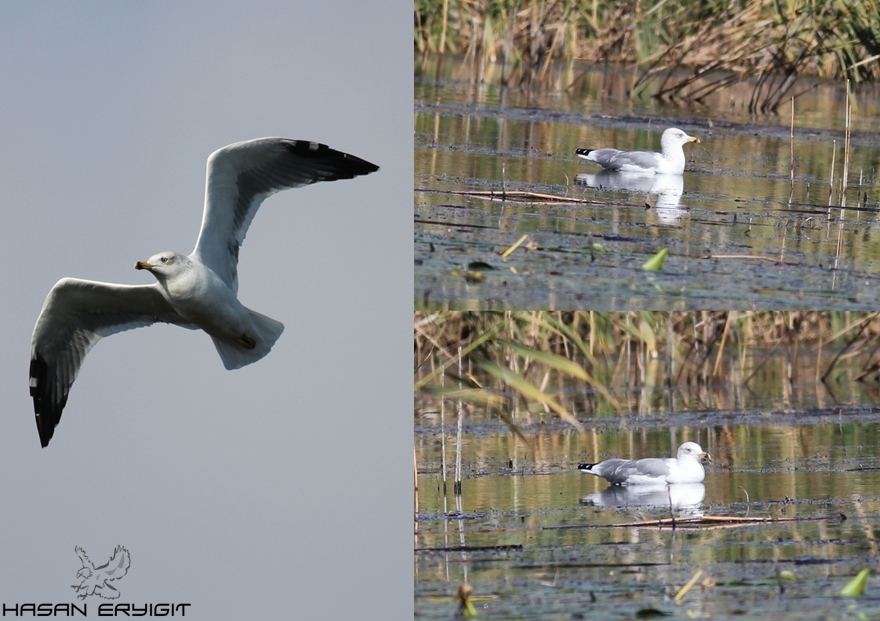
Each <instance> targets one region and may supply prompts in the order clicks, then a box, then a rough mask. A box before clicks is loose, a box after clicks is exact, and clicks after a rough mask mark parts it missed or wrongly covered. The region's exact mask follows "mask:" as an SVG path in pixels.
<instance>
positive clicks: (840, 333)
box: [414, 311, 880, 432]
mask: <svg viewBox="0 0 880 621" xmlns="http://www.w3.org/2000/svg"><path fill="white" fill-rule="evenodd" d="M778 347H785V348H787V349H788V350H789V351H792V352H795V353H796V352H797V351H798V350H799V349H803V348H807V347H811V348H813V349H815V350H816V351H817V352H821V351H822V349H823V348H825V351H828V350H830V349H831V348H832V347H833V349H834V351H836V352H837V355H836V356H835V357H834V358H833V360H832V362H830V363H829V364H828V366H827V368H825V369H824V370H823V371H822V373H818V372H817V374H816V375H817V377H816V381H824V380H825V378H826V377H827V376H829V375H831V374H832V373H833V372H834V371H835V367H836V366H837V365H839V364H840V361H842V360H844V359H850V358H851V357H852V356H853V354H855V353H860V354H862V356H861V360H862V362H861V364H862V365H863V366H862V368H861V369H856V370H855V371H853V370H852V369H848V372H849V373H850V374H851V376H854V377H856V379H868V378H872V379H877V376H878V375H880V314H878V313H854V312H805V311H787V312H785V311H778V312H769V311H767V312H743V311H740V312H736V311H730V312H706V311H700V312H647V311H630V312H601V313H600V312H591V311H582V312H566V313H561V312H507V313H493V312H446V313H436V314H423V313H416V315H415V323H414V364H415V376H414V386H415V389H416V391H422V392H424V393H430V394H432V395H435V396H437V397H438V398H441V399H456V400H461V401H464V402H466V403H469V404H471V406H474V407H485V408H488V409H490V410H492V411H494V412H496V413H497V414H498V415H499V416H500V417H501V418H502V419H503V420H504V421H505V422H507V423H508V424H509V425H510V426H511V428H512V429H513V430H514V431H516V432H519V430H518V429H517V428H516V425H515V421H514V420H513V418H512V416H511V412H515V411H516V409H517V407H518V405H519V404H520V403H525V404H526V407H527V408H532V409H533V407H538V408H543V410H544V411H545V412H547V413H548V414H555V415H558V416H560V417H561V418H562V419H563V420H566V421H568V422H570V423H571V424H572V425H574V426H575V427H578V428H579V427H580V423H579V422H578V421H577V418H576V417H575V416H574V415H573V414H572V413H571V412H569V411H568V410H567V409H566V407H565V405H564V403H563V402H561V401H559V400H558V399H557V397H556V396H554V395H555V394H557V391H555V390H554V389H555V388H557V386H555V385H553V383H554V382H556V383H559V382H562V381H564V380H565V379H566V378H573V379H576V380H578V381H580V382H583V384H584V386H585V387H588V388H590V389H591V390H589V391H587V392H588V394H587V395H586V397H585V399H586V400H587V401H589V402H590V403H589V407H590V409H592V410H593V411H594V412H597V413H601V412H602V411H607V412H611V411H614V412H616V411H617V410H618V409H619V405H618V404H617V402H616V400H615V396H614V388H615V387H621V386H625V387H629V388H638V387H642V386H645V385H646V384H648V383H650V381H651V378H648V377H646V369H649V368H652V367H654V366H656V365H654V364H649V363H654V362H655V361H662V364H663V367H664V370H663V373H662V377H663V381H664V383H665V384H666V385H667V386H672V387H674V386H685V385H687V386H693V385H708V384H710V383H713V382H720V381H722V379H723V378H722V377H721V374H722V373H723V371H722V368H723V367H722V365H721V360H722V358H723V357H724V356H730V355H733V356H734V357H735V358H736V359H739V360H745V359H746V358H749V357H750V358H751V359H752V361H753V362H751V363H750V365H749V368H750V369H751V371H750V372H749V373H745V374H741V375H740V377H741V378H742V382H743V384H748V383H749V381H750V380H751V377H752V376H753V375H754V374H755V373H756V372H757V371H758V369H759V368H760V366H761V365H762V364H763V362H762V361H761V360H762V359H763V358H765V357H766V355H767V352H768V351H771V350H772V349H774V348H778ZM600 358H602V362H601V363H600V362H599V359H600ZM792 358H796V355H794V354H793V355H792ZM609 359H611V360H612V361H614V360H616V362H613V364H611V365H609V364H607V361H608V360H609ZM755 360H757V362H754V361H755ZM459 361H460V362H459ZM459 364H461V371H460V372H459V371H458V368H459V366H458V365H459ZM728 368H729V367H728ZM744 368H745V367H744ZM487 378H488V379H491V380H492V382H493V386H495V388H493V389H489V388H488V387H487V386H486V385H485V383H486V381H487ZM498 386H503V387H505V388H504V389H503V390H497V387H498ZM618 394H619V393H618Z"/></svg>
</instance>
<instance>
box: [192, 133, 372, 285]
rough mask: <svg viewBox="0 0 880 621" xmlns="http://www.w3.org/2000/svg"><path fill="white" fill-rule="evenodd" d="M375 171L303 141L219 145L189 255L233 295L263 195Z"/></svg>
mask: <svg viewBox="0 0 880 621" xmlns="http://www.w3.org/2000/svg"><path fill="white" fill-rule="evenodd" d="M377 170H379V167H378V166H376V165H375V164H371V163H370V162H367V161H365V160H362V159H360V158H358V157H355V156H353V155H348V154H347V153H342V152H341V151H336V150H334V149H331V148H330V147H328V146H327V145H323V144H319V143H317V142H308V141H307V140H288V139H286V138H258V139H256V140H248V141H246V142H237V143H235V144H231V145H229V146H227V147H223V148H222V149H219V150H218V151H215V152H214V153H212V154H211V156H210V157H209V158H208V174H207V181H206V188H205V211H204V214H203V216H202V228H201V231H200V232H199V239H198V241H197V242H196V247H195V250H193V252H192V255H191V256H192V257H193V258H195V259H197V260H199V261H201V262H202V263H204V264H205V265H207V266H208V267H210V268H211V269H212V270H214V272H215V273H216V274H217V275H218V276H219V277H220V278H221V279H223V281H224V282H225V283H226V284H227V285H229V286H230V287H231V288H232V290H233V291H236V292H237V291H238V275H237V266H238V249H239V248H240V247H241V244H242V242H244V238H245V235H246V234H247V230H248V227H249V226H250V224H251V221H252V220H253V219H254V216H255V215H256V213H257V209H259V207H260V204H261V203H262V202H263V201H264V200H265V199H266V198H267V197H268V196H271V195H272V194H274V193H276V192H279V191H281V190H287V189H290V188H298V187H300V186H304V185H308V184H311V183H316V182H318V181H336V180H337V179H352V178H354V177H357V176H358V175H368V174H370V173H372V172H375V171H377Z"/></svg>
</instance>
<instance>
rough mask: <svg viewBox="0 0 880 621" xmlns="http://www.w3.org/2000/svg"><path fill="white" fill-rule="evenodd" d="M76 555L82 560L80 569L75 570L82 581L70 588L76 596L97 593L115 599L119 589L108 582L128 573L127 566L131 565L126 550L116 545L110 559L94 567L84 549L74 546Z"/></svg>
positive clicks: (82, 597) (81, 597)
mask: <svg viewBox="0 0 880 621" xmlns="http://www.w3.org/2000/svg"><path fill="white" fill-rule="evenodd" d="M74 549H75V550H76V555H77V556H79V559H80V560H81V561H82V564H83V566H82V569H80V570H79V571H78V572H76V577H77V578H79V579H80V580H81V581H82V582H80V583H79V584H74V585H73V586H71V587H70V588H71V589H74V590H75V591H76V592H77V597H79V598H80V599H85V598H86V597H87V596H89V595H97V596H98V597H103V598H104V599H116V598H118V597H119V591H117V590H116V588H115V587H113V586H111V585H110V584H109V581H110V580H119V579H120V578H122V577H123V576H124V575H125V574H127V573H128V567H129V565H131V556H130V555H129V553H128V550H126V549H125V548H123V547H122V546H116V549H115V550H113V556H111V557H110V560H109V561H107V562H106V563H104V564H103V565H101V566H100V567H95V565H94V564H93V563H92V562H91V561H90V560H89V557H88V556H86V551H85V550H83V549H82V548H80V547H79V546H76V547H75V548H74Z"/></svg>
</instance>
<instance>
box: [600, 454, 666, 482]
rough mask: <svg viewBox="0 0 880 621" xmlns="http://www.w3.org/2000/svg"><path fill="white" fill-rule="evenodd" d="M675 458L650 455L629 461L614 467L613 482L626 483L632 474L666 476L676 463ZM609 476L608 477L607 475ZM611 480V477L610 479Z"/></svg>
mask: <svg viewBox="0 0 880 621" xmlns="http://www.w3.org/2000/svg"><path fill="white" fill-rule="evenodd" d="M674 462H675V460H674V459H661V458H659V457H648V458H645V459H636V460H635V461H627V462H626V463H624V464H621V465H620V466H618V467H617V468H615V469H614V473H613V476H614V478H615V480H614V481H612V482H613V483H624V482H626V480H627V479H629V477H631V476H635V475H641V476H647V477H657V478H661V477H665V476H666V475H668V474H669V467H670V465H671V463H674ZM606 478H607V477H606ZM608 480H609V481H611V479H608Z"/></svg>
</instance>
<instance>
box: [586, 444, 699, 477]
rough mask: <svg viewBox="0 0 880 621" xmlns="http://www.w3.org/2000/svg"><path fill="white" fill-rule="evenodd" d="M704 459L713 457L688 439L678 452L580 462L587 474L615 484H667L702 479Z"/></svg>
mask: <svg viewBox="0 0 880 621" xmlns="http://www.w3.org/2000/svg"><path fill="white" fill-rule="evenodd" d="M701 459H706V460H707V461H709V463H712V457H711V456H710V455H709V453H707V452H705V451H704V450H703V449H702V447H700V445H699V444H697V443H696V442H685V443H684V444H682V445H681V446H679V447H678V454H677V455H676V456H675V458H671V457H663V458H661V457H648V458H646V459H635V460H633V459H606V460H605V461H600V462H599V463H597V464H579V465H578V470H580V471H581V472H583V473H585V474H592V475H594V476H597V477H602V478H603V479H605V480H606V481H608V482H609V483H611V484H612V485H665V484H667V483H702V482H703V479H705V478H706V471H705V470H703V464H702V463H701V462H700V460H701Z"/></svg>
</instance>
